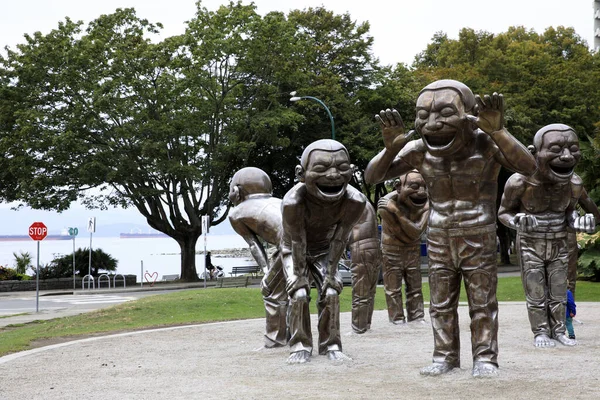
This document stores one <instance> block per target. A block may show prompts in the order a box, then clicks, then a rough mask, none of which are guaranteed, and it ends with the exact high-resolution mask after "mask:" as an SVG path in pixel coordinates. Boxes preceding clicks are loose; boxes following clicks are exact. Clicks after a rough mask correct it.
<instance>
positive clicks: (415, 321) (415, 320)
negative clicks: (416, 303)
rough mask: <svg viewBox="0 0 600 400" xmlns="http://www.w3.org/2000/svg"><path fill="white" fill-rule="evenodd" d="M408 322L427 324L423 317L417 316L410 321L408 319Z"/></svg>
mask: <svg viewBox="0 0 600 400" xmlns="http://www.w3.org/2000/svg"><path fill="white" fill-rule="evenodd" d="M409 323H410V324H417V325H427V321H425V318H417V319H413V320H412V321H409Z"/></svg>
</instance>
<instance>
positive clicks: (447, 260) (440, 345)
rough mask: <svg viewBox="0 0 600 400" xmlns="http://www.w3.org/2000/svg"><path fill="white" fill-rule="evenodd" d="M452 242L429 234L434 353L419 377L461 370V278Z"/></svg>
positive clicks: (438, 234)
mask: <svg viewBox="0 0 600 400" xmlns="http://www.w3.org/2000/svg"><path fill="white" fill-rule="evenodd" d="M454 241H455V240H454V239H453V238H450V237H448V236H447V234H446V233H445V232H444V231H440V230H433V229H431V228H430V229H429V230H428V233H427V246H428V256H429V257H428V258H429V286H430V291H431V296H430V306H429V316H430V318H431V325H432V327H433V344H434V350H433V364H431V365H430V366H427V367H425V368H422V369H421V374H422V375H440V374H444V373H447V372H449V371H450V370H452V369H453V368H457V367H460V337H459V327H458V310H457V307H458V298H459V294H460V283H461V274H460V272H459V271H458V270H457V266H456V265H455V263H454V260H453V259H452V254H453V250H454V246H453V245H452V244H453V242H454Z"/></svg>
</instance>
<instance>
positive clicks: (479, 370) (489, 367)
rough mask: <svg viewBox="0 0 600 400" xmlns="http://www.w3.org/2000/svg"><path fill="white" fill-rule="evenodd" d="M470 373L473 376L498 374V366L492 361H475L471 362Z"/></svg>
mask: <svg viewBox="0 0 600 400" xmlns="http://www.w3.org/2000/svg"><path fill="white" fill-rule="evenodd" d="M471 375H473V377H475V378H487V377H493V376H498V367H497V366H495V365H494V364H492V363H488V362H481V361H477V362H475V363H474V364H473V371H471Z"/></svg>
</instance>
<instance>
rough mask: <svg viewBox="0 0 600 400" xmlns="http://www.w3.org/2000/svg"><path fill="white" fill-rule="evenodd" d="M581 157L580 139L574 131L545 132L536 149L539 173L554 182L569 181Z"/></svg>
mask: <svg viewBox="0 0 600 400" xmlns="http://www.w3.org/2000/svg"><path fill="white" fill-rule="evenodd" d="M580 158H581V152H580V150H579V139H578V138H577V134H576V133H575V132H574V131H563V132H558V131H550V132H547V133H545V134H544V137H543V138H542V145H541V147H540V149H538V150H537V151H536V161H537V164H538V170H539V175H540V176H541V177H543V178H544V179H547V180H549V181H552V182H568V181H569V180H570V179H571V177H572V176H573V171H574V170H575V165H577V163H578V162H579V159H580Z"/></svg>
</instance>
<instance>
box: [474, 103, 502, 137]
mask: <svg viewBox="0 0 600 400" xmlns="http://www.w3.org/2000/svg"><path fill="white" fill-rule="evenodd" d="M475 101H476V105H475V111H476V112H475V114H476V115H468V116H467V118H469V120H470V121H472V122H474V123H475V125H477V127H479V129H481V130H482V131H484V132H485V133H488V134H490V133H493V132H496V131H499V130H501V129H502V128H504V97H502V95H501V94H498V93H494V94H492V95H491V96H490V95H487V94H486V95H485V96H484V97H483V99H482V98H481V97H480V96H479V95H477V96H475Z"/></svg>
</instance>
